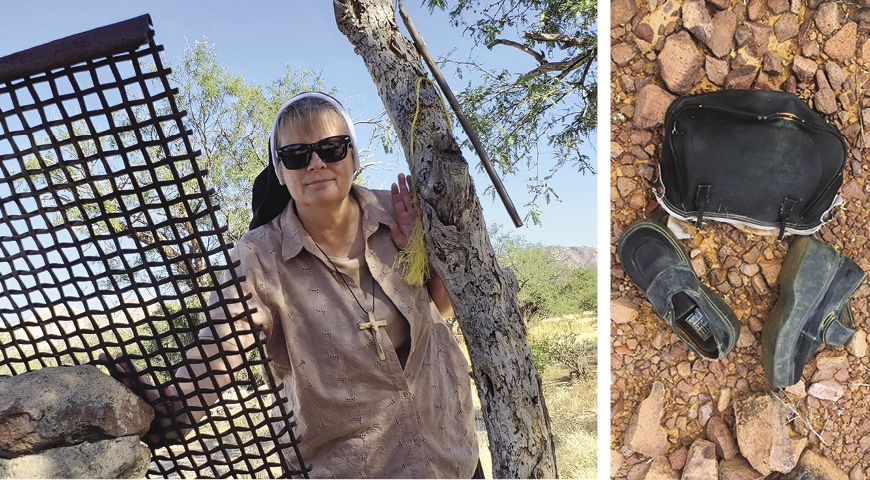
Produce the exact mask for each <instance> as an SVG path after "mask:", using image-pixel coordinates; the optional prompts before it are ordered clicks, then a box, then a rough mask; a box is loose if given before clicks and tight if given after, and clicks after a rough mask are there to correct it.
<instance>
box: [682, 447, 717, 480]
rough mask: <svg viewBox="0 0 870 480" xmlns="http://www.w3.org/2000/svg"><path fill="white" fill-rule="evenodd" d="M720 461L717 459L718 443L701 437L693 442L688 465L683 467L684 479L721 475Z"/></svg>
mask: <svg viewBox="0 0 870 480" xmlns="http://www.w3.org/2000/svg"><path fill="white" fill-rule="evenodd" d="M718 466H719V465H718V462H717V461H716V445H714V444H713V442H710V441H708V440H704V439H703V438H699V439H697V440H695V441H694V442H692V446H691V447H689V454H688V456H687V457H686V466H685V467H683V474H682V476H681V478H683V479H693V478H698V479H701V478H710V479H715V478H718V476H719V468H718Z"/></svg>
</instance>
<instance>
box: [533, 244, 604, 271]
mask: <svg viewBox="0 0 870 480" xmlns="http://www.w3.org/2000/svg"><path fill="white" fill-rule="evenodd" d="M544 248H546V249H547V251H548V252H549V253H550V255H552V256H553V258H555V259H556V260H558V261H559V262H565V263H567V264H568V265H573V266H576V267H583V268H592V269H595V268H597V266H598V250H597V249H595V248H592V247H544Z"/></svg>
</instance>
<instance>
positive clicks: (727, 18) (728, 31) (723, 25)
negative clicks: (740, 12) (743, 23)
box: [705, 10, 737, 58]
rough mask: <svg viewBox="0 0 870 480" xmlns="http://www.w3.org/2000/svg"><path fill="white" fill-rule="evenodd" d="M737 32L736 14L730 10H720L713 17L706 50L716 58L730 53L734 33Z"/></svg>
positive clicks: (732, 46)
mask: <svg viewBox="0 0 870 480" xmlns="http://www.w3.org/2000/svg"><path fill="white" fill-rule="evenodd" d="M736 30H737V14H735V13H734V12H732V11H731V10H722V11H721V12H716V14H715V15H713V31H712V33H711V34H710V38H709V40H708V41H707V42H705V43H706V45H707V48H709V49H710V51H711V52H713V55H715V56H716V57H717V58H722V57H724V56H725V55H728V54H729V53H731V49H733V48H734V33H735V31H736Z"/></svg>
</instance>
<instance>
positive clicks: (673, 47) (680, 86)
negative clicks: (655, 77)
mask: <svg viewBox="0 0 870 480" xmlns="http://www.w3.org/2000/svg"><path fill="white" fill-rule="evenodd" d="M657 60H658V66H659V70H660V72H661V77H662V80H663V81H664V82H665V85H667V87H668V90H670V91H671V92H673V93H676V94H678V95H684V94H686V93H689V91H690V90H691V89H692V87H694V86H695V84H697V83H698V82H699V81H700V80H701V79H702V78H703V76H704V70H703V63H704V60H703V58H701V54H700V53H699V52H698V47H697V46H696V45H695V42H694V41H692V37H691V36H689V33H688V32H686V31H682V32H680V33H677V34H676V35H671V36H670V37H668V38H667V39H666V40H665V46H664V48H663V49H662V51H661V53H659V56H658V59H657Z"/></svg>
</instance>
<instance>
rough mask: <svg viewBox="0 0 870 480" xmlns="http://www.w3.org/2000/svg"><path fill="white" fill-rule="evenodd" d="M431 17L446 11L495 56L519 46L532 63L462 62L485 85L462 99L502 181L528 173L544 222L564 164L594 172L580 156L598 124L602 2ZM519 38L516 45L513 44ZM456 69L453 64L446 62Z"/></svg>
mask: <svg viewBox="0 0 870 480" xmlns="http://www.w3.org/2000/svg"><path fill="white" fill-rule="evenodd" d="M424 4H425V5H427V6H428V7H429V8H430V10H432V9H435V8H438V9H441V10H447V11H448V12H449V14H450V18H451V20H452V22H453V24H454V25H455V26H456V27H461V28H464V30H465V32H466V33H467V34H469V35H470V36H471V37H472V38H473V39H474V40H476V41H477V42H478V43H479V44H482V45H485V46H486V48H488V49H494V48H495V47H496V46H501V48H504V47H512V48H514V49H515V50H516V52H517V58H520V59H521V58H522V57H523V56H525V55H528V56H529V57H531V59H532V60H533V61H534V64H535V67H534V68H531V69H529V70H526V71H520V70H519V68H518V66H519V65H523V64H525V62H520V61H517V62H512V63H511V64H510V66H507V67H505V68H500V69H499V68H486V67H483V66H481V65H480V64H479V63H478V62H477V61H467V62H457V73H458V74H459V76H460V77H464V74H467V73H469V72H471V73H474V74H476V75H477V76H478V77H479V78H480V80H479V81H478V82H475V83H473V84H472V83H469V84H468V85H467V86H466V88H465V89H464V91H462V92H460V93H459V94H458V95H457V97H458V99H459V101H460V103H461V104H462V106H463V110H464V112H465V114H466V116H467V117H468V118H469V121H470V122H471V124H472V125H473V127H474V129H475V131H476V132H477V134H478V135H479V136H480V139H481V141H482V142H483V144H484V145H485V147H486V150H487V153H488V156H489V157H490V159H491V160H492V161H493V162H494V163H495V164H496V165H497V166H498V168H500V169H501V171H502V173H503V174H509V173H516V172H521V171H524V170H525V171H526V172H529V178H528V180H527V184H528V189H529V191H530V193H532V195H533V200H532V201H531V202H530V203H529V204H528V205H526V206H527V207H529V208H530V210H529V214H528V216H529V218H530V219H531V220H532V221H533V222H534V223H536V224H537V223H540V215H541V209H540V206H539V205H538V204H537V202H538V200H540V199H542V200H544V201H545V202H547V203H549V202H550V201H552V200H553V199H558V196H557V195H556V192H555V191H554V190H553V189H552V188H551V187H550V181H551V180H552V178H553V177H554V175H556V173H557V172H558V171H559V170H560V169H561V168H562V167H563V166H565V165H571V166H573V167H575V168H576V170H577V171H578V172H581V173H583V172H587V171H588V172H592V173H594V171H593V169H592V164H591V159H590V158H589V157H588V156H587V155H586V154H584V153H583V152H582V151H581V145H582V144H583V143H584V142H585V141H587V140H589V139H590V137H591V134H592V133H593V132H594V131H595V126H596V122H597V115H598V111H597V106H596V105H597V104H596V98H597V94H598V93H597V92H598V85H597V79H596V76H597V62H598V58H597V46H596V44H597V36H596V31H595V28H596V24H595V22H596V18H597V15H598V9H597V2H595V1H592V0H567V1H566V0H490V1H487V2H477V1H471V0H455V1H453V2H449V1H447V0H426V1H425V2H424ZM512 37H514V38H512ZM445 63H449V62H445Z"/></svg>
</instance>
